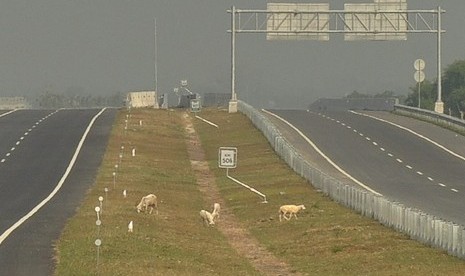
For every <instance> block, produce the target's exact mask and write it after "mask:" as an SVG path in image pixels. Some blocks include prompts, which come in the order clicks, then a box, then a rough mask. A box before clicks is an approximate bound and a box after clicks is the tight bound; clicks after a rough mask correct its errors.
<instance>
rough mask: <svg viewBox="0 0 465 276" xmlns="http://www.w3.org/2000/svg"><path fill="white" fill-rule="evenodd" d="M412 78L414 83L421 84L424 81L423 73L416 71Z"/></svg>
mask: <svg viewBox="0 0 465 276" xmlns="http://www.w3.org/2000/svg"><path fill="white" fill-rule="evenodd" d="M413 78H414V79H415V81H416V82H423V81H424V80H425V72H423V71H420V70H418V71H416V72H415V74H414V75H413Z"/></svg>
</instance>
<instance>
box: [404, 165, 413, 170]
mask: <svg viewBox="0 0 465 276" xmlns="http://www.w3.org/2000/svg"><path fill="white" fill-rule="evenodd" d="M405 167H407V169H409V170H411V169H413V167H412V166H410V165H407V166H405Z"/></svg>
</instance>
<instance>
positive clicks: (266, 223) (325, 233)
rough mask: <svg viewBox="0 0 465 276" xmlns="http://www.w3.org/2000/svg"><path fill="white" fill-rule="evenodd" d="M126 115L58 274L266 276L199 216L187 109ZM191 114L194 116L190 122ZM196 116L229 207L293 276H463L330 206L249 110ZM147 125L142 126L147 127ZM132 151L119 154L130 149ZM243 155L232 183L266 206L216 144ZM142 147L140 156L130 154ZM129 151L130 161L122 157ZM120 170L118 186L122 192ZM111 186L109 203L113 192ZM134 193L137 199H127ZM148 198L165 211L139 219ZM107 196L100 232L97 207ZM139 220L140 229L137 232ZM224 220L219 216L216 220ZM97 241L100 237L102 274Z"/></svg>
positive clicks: (74, 223) (455, 266)
mask: <svg viewBox="0 0 465 276" xmlns="http://www.w3.org/2000/svg"><path fill="white" fill-rule="evenodd" d="M126 115H128V113H127V111H126V110H121V111H120V112H119V114H118V117H117V119H116V121H115V125H114V127H113V130H112V135H111V137H110V141H109V144H108V147H107V152H106V153H105V156H104V160H103V163H102V165H101V167H100V168H99V171H98V176H97V179H96V181H95V185H94V187H93V188H92V189H91V190H89V191H88V194H87V196H86V199H85V200H84V202H83V204H82V206H81V207H80V208H78V210H77V214H76V215H75V216H74V217H73V218H71V219H70V221H69V222H68V224H67V226H66V227H65V229H64V232H63V234H62V236H61V238H60V240H59V241H57V244H56V252H57V254H56V259H57V267H56V272H55V274H56V275H96V274H97V273H98V274H99V275H136V274H137V275H258V273H257V272H256V271H255V270H254V268H253V267H252V266H251V265H250V263H249V262H248V261H247V260H245V259H244V258H243V257H242V256H239V255H238V254H237V253H236V251H234V250H233V249H232V248H231V247H230V245H229V244H228V243H227V240H226V238H225V237H224V236H223V235H222V234H221V233H220V232H219V231H218V230H217V229H216V228H214V227H204V226H203V225H202V223H201V221H200V218H199V215H198V212H199V211H200V209H211V204H212V203H211V202H205V201H204V199H203V198H202V194H201V193H200V191H199V189H198V186H197V184H196V180H195V175H194V173H193V172H192V170H191V167H190V162H189V158H188V154H187V149H186V144H185V140H184V139H185V133H184V129H183V127H182V122H181V116H182V111H179V110H177V111H166V110H152V109H133V110H132V111H131V117H130V118H128V129H127V130H126V133H125V131H124V125H125V122H124V121H125V119H127V117H126ZM190 116H193V114H190ZM199 116H201V117H202V118H205V119H207V120H210V121H212V122H214V123H215V124H218V125H219V129H216V128H214V127H212V126H211V125H208V124H206V123H204V122H202V121H200V120H197V119H193V122H194V125H195V129H196V131H197V133H198V134H199V136H200V138H201V142H202V147H203V148H204V150H205V152H206V159H207V160H208V162H209V165H210V169H211V171H212V172H213V173H214V174H215V176H216V182H217V183H216V184H217V185H218V187H219V189H220V192H221V195H222V196H223V198H224V199H225V202H226V206H222V208H223V209H224V208H228V209H230V210H232V211H233V213H234V214H235V215H236V216H237V217H238V219H239V220H240V221H241V222H242V223H243V224H244V225H245V226H246V227H247V228H248V230H249V231H250V232H251V233H252V234H253V235H254V236H255V237H256V238H257V239H258V240H259V241H260V243H261V244H263V245H264V246H266V247H267V248H268V249H269V250H270V251H271V252H273V253H274V254H275V255H276V256H278V257H279V258H282V260H284V261H286V262H287V263H289V264H290V265H291V267H292V268H293V270H294V271H297V272H300V273H302V274H308V275H373V274H375V275H465V262H464V261H463V260H460V259H458V258H455V257H451V256H449V255H447V254H446V253H444V252H442V251H439V250H437V249H433V248H429V247H427V246H424V245H422V244H420V243H418V242H416V241H413V240H410V239H409V238H408V236H406V235H403V234H400V233H397V232H395V231H393V230H391V229H388V228H386V227H384V226H382V225H380V224H379V223H378V222H376V221H373V220H370V219H367V218H364V217H362V216H360V215H359V214H357V213H355V212H353V211H351V210H348V209H346V208H344V207H342V206H339V205H338V204H337V203H335V202H333V201H331V200H330V199H329V198H328V197H326V196H324V195H323V194H322V193H319V192H318V191H316V190H315V189H313V188H312V186H311V185H310V183H308V182H307V181H306V180H305V179H303V178H301V177H300V176H298V175H296V174H294V173H293V172H292V171H291V170H290V169H289V167H288V166H287V165H286V164H284V162H283V161H282V160H280V159H279V157H277V156H276V155H275V154H274V152H273V150H272V149H271V147H270V145H269V144H268V142H267V141H266V139H265V138H264V137H263V135H262V134H261V133H260V132H259V131H258V130H257V129H256V128H255V127H254V126H253V125H252V124H251V122H250V121H249V120H248V119H247V118H246V117H245V116H244V115H242V114H239V113H237V114H229V113H228V112H227V111H224V110H218V109H203V110H202V112H201V113H199ZM140 121H141V122H142V124H140V123H139V122H140ZM122 145H123V146H124V149H123V150H122V149H121V146H122ZM221 146H234V147H237V148H238V167H237V168H236V169H232V170H230V172H229V173H230V175H231V176H233V177H234V178H237V179H238V180H240V181H242V182H244V183H246V184H248V185H250V186H252V187H254V188H256V189H257V190H259V191H261V192H263V193H264V194H266V195H267V199H268V203H261V201H262V198H260V197H259V196H258V195H256V194H254V193H251V192H250V191H249V190H247V189H244V188H243V187H241V186H239V185H237V184H236V183H234V182H232V181H231V180H229V179H227V178H226V172H225V170H224V169H219V168H218V161H217V159H218V148H219V147H221ZM133 148H135V149H136V156H135V157H132V156H131V150H132V149H133ZM121 151H122V152H123V154H124V155H123V158H122V161H121V164H119V154H120V152H121ZM116 164H118V165H119V166H118V173H117V180H116V188H113V176H112V173H113V172H114V171H115V165H116ZM105 187H107V188H108V189H109V192H108V195H107V196H106V195H105V192H104V189H105ZM124 189H126V190H127V192H128V197H127V198H124V197H123V196H122V191H123V190H124ZM148 193H155V194H156V195H157V196H158V198H159V215H154V214H152V215H148V214H138V213H137V212H136V211H135V205H136V204H137V203H138V201H139V200H140V198H141V197H142V196H144V195H146V194H148ZM99 196H104V197H105V199H104V203H103V213H102V217H101V220H102V226H101V227H100V233H99V234H98V232H97V226H96V225H95V220H96V213H95V211H94V208H95V206H98V205H99V201H98V197H99ZM282 204H305V206H306V207H307V209H306V210H303V211H302V212H301V213H299V214H298V216H299V219H298V220H294V219H292V220H291V221H283V222H279V219H278V208H279V206H280V205H282ZM131 220H132V221H134V233H128V232H127V225H128V223H129V221H131ZM218 223H221V220H220V221H218ZM96 238H100V239H101V240H102V245H101V247H100V259H99V265H98V270H97V259H96V256H97V247H96V246H95V245H94V241H95V239H96Z"/></svg>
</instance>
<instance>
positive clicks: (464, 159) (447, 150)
mask: <svg viewBox="0 0 465 276" xmlns="http://www.w3.org/2000/svg"><path fill="white" fill-rule="evenodd" d="M350 112H352V113H354V114H357V115H360V116H365V117H368V118H372V119H375V120H378V121H380V122H384V123H387V124H390V125H393V126H395V127H398V128H400V129H403V130H405V131H408V132H410V133H412V134H414V135H416V136H418V137H420V138H421V139H423V140H426V141H428V142H430V143H432V144H433V145H435V146H437V147H438V148H440V149H442V150H444V151H446V152H447V153H449V154H451V155H453V156H455V157H457V158H459V159H461V160H463V161H465V157H463V156H462V155H460V154H458V153H455V152H453V151H452V150H450V149H448V148H446V147H445V146H443V145H441V144H439V143H438V142H435V141H433V140H431V139H430V138H428V137H426V136H423V135H421V134H419V133H417V132H415V131H413V130H411V129H409V128H406V127H404V126H401V125H398V124H396V123H393V122H390V121H387V120H384V119H381V118H378V117H375V116H372V115H368V114H363V113H358V112H355V111H350Z"/></svg>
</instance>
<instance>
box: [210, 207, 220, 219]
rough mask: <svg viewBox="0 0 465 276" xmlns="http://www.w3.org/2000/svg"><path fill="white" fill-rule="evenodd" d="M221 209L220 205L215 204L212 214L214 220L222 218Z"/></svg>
mask: <svg viewBox="0 0 465 276" xmlns="http://www.w3.org/2000/svg"><path fill="white" fill-rule="evenodd" d="M220 209H221V206H220V204H219V203H215V204H213V212H212V216H213V219H216V218H220Z"/></svg>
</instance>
